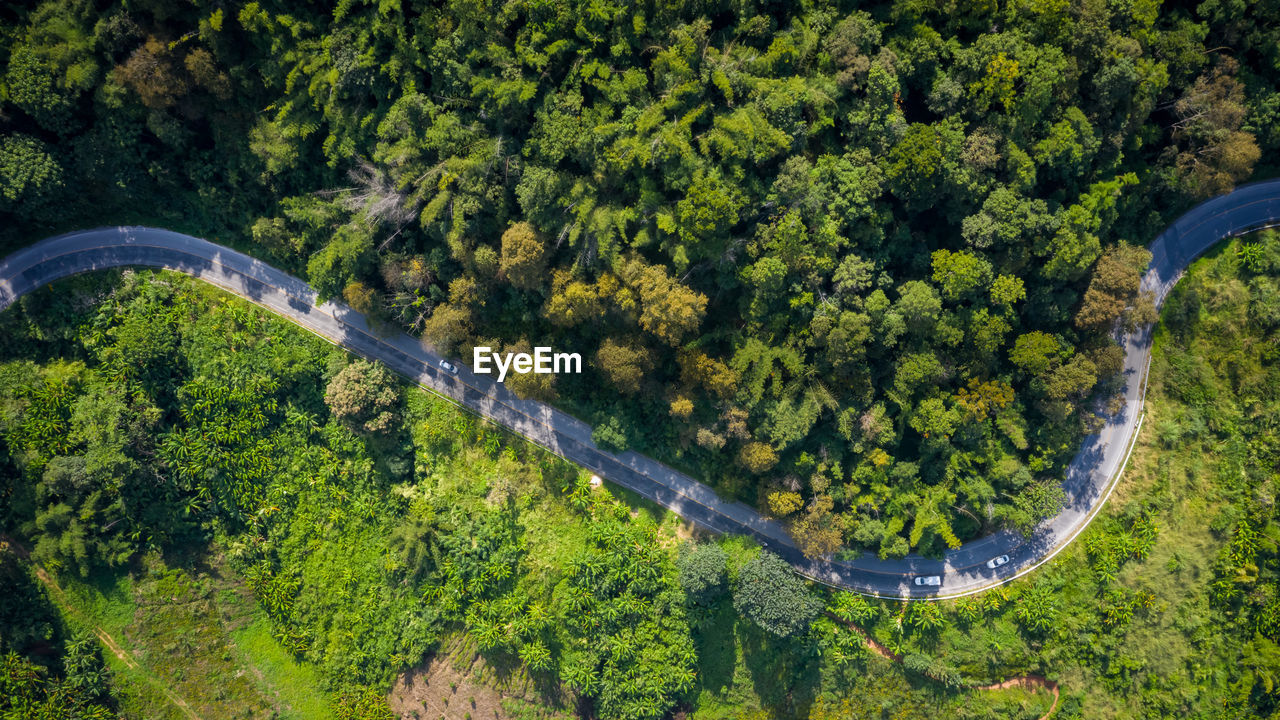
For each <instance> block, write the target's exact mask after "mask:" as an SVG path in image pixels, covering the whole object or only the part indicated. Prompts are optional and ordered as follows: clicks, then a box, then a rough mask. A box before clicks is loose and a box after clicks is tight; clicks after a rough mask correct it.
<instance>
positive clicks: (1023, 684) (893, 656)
mask: <svg viewBox="0 0 1280 720" xmlns="http://www.w3.org/2000/svg"><path fill="white" fill-rule="evenodd" d="M827 617H829V618H831V619H832V620H834V621H836V622H838V623H840V624H841V625H843V626H845V627H846V628H849V629H850V630H852V631H853V632H855V633H857V634H858V635H860V636H861V637H862V641H863V642H864V643H866V646H867V648H868V649H869V650H871V652H873V653H875V654H876V655H879V656H880V657H882V658H884V659H885V660H888V661H889V662H897V663H900V662H902V656H901V655H899V654H898V653H895V652H894V651H892V650H890V649H889V648H887V647H885V646H884V645H882V644H881V643H879V642H877V641H876V639H875V638H873V637H871V636H870V635H868V634H867V631H865V630H863V629H862V628H860V627H858V626H857V625H854V624H853V623H851V622H848V621H846V620H842V619H841V618H839V617H836V616H835V615H833V614H831V613H827ZM968 687H969V689H970V690H1008V689H1009V688H1015V687H1016V688H1022V689H1023V690H1047V691H1049V692H1050V693H1052V694H1053V704H1052V705H1050V706H1049V712H1047V713H1045V714H1044V715H1042V716H1040V720H1046V719H1047V718H1048V717H1049V716H1050V715H1053V711H1055V710H1057V709H1058V683H1056V682H1054V681H1053V680H1050V679H1049V678H1047V677H1044V676H1043V675H1020V676H1018V677H1015V678H1010V679H1008V680H1005V681H1004V682H999V683H992V684H990V685H970V686H968Z"/></svg>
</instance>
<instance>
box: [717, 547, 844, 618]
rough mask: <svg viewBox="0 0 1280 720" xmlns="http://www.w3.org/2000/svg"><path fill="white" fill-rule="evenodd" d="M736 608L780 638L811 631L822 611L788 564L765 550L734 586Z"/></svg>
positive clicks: (739, 576)
mask: <svg viewBox="0 0 1280 720" xmlns="http://www.w3.org/2000/svg"><path fill="white" fill-rule="evenodd" d="M733 607H734V609H735V610H737V611H738V613H739V614H741V615H742V616H743V617H745V618H747V619H748V620H751V621H752V622H754V623H756V624H757V625H759V626H760V627H762V628H764V629H765V630H767V631H768V632H770V633H773V634H774V635H777V636H778V637H784V638H785V637H794V636H797V635H802V634H804V633H805V632H807V631H808V629H809V625H810V624H811V623H812V622H813V621H814V620H815V619H816V618H817V617H818V614H819V613H820V612H821V611H822V603H821V602H820V601H819V600H818V599H817V598H815V597H814V596H812V595H810V594H809V590H808V588H807V587H805V584H804V581H803V580H801V579H800V578H798V577H796V576H795V574H794V573H793V572H792V570H791V566H790V565H788V564H787V562H786V561H785V560H783V559H782V558H780V557H778V556H777V555H774V554H773V553H771V552H769V551H767V550H765V551H761V552H760V554H759V555H757V556H755V557H754V558H752V559H751V560H749V561H747V563H746V564H745V565H743V566H742V569H741V570H739V571H738V576H737V578H736V579H735V582H734V590H733Z"/></svg>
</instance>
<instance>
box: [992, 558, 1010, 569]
mask: <svg viewBox="0 0 1280 720" xmlns="http://www.w3.org/2000/svg"><path fill="white" fill-rule="evenodd" d="M1007 562H1009V556H1008V555H998V556H996V557H993V558H991V559H990V560H988V561H987V567H988V568H990V569H992V570H995V569H996V568H998V567H1000V566H1001V565H1003V564H1005V563H1007Z"/></svg>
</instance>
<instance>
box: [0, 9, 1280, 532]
mask: <svg viewBox="0 0 1280 720" xmlns="http://www.w3.org/2000/svg"><path fill="white" fill-rule="evenodd" d="M856 5H857V7H854V6H855V4H854V3H840V2H816V3H807V4H795V3H790V4H788V3H763V2H752V1H749V0H744V1H742V2H738V1H735V2H707V3H687V2H644V3H610V2H598V1H595V0H593V2H590V3H584V2H563V3H557V4H541V3H520V2H509V3H501V4H496V3H495V4H487V5H486V4H475V3H469V2H446V3H421V2H402V3H372V2H345V3H339V4H337V5H336V6H334V7H332V8H331V7H330V6H329V5H325V4H305V3H303V4H298V3H281V2H252V3H245V4H242V5H241V6H237V7H234V8H233V7H231V6H227V5H225V4H223V3H217V2H205V1H203V0H201V1H197V2H190V3H181V4H176V5H175V4H174V3H169V2H128V3H121V2H109V1H103V2H89V1H88V0H72V1H70V2H67V1H63V0H59V1H58V2H44V3H35V4H27V5H23V6H21V7H18V6H13V7H6V8H5V9H3V10H0V70H2V71H3V72H0V213H3V214H4V215H5V217H6V222H5V223H3V224H0V242H2V243H4V244H5V245H6V246H7V247H9V248H13V247H16V246H18V245H20V244H23V243H27V242H30V241H31V240H33V239H35V238H38V237H40V236H43V235H45V234H48V233H49V232H51V231H52V230H53V229H59V230H61V229H70V228H72V227H84V226H94V225H103V224H109V225H114V224H120V223H128V222H148V223H152V224H157V225H162V226H166V227H172V228H174V229H179V230H185V231H189V232H193V233H196V234H199V235H202V236H204V237H207V238H210V239H213V240H219V241H225V242H230V243H232V244H235V245H237V246H239V247H242V248H244V249H246V250H248V251H250V252H252V253H254V254H255V255H257V256H259V257H261V258H263V259H266V260H268V261H270V262H273V263H276V264H279V265H282V266H284V267H285V268H287V269H290V270H292V271H294V272H296V273H299V274H302V275H305V276H306V277H307V278H308V280H309V281H310V282H311V283H312V284H313V285H314V286H315V287H317V288H318V289H319V290H320V291H321V292H322V293H323V294H324V295H325V296H328V297H336V298H342V299H344V300H345V301H346V302H348V303H350V304H351V305H352V306H353V307H355V308H356V309H358V310H361V311H362V312H367V313H370V314H372V315H375V316H377V317H378V318H379V319H381V320H382V321H383V322H386V323H388V324H389V325H393V326H396V327H401V328H404V329H407V330H409V331H411V332H414V333H419V334H420V335H421V336H422V337H424V338H425V339H426V340H427V341H428V342H430V343H432V344H434V345H436V346H438V347H440V348H441V349H442V350H444V351H445V352H447V353H455V352H456V353H458V354H460V355H461V356H462V357H464V358H465V357H468V356H469V348H470V347H471V346H472V345H473V344H481V345H486V346H490V347H493V348H495V349H500V350H502V351H521V350H528V349H529V348H530V347H531V346H532V345H535V344H536V345H550V346H553V347H555V348H556V349H557V350H560V351H563V352H577V353H580V354H581V355H582V356H583V358H584V359H586V363H585V365H586V366H587V367H586V370H587V371H586V372H585V373H583V374H582V375H581V376H564V377H559V378H554V379H553V378H552V377H551V376H546V375H537V376H534V375H529V376H517V377H515V378H513V379H512V381H511V387H512V388H514V389H515V390H517V391H518V392H521V393H523V394H527V395H533V396H537V397H541V398H545V399H548V400H550V401H552V402H554V403H557V404H559V405H561V406H564V407H565V408H567V409H569V410H571V411H573V412H575V413H577V414H579V415H581V416H582V417H584V418H585V419H586V420H588V421H589V422H591V423H593V425H595V426H597V428H598V429H597V433H596V437H597V440H598V441H599V442H600V443H602V444H604V445H607V446H609V447H634V448H637V449H640V450H642V451H644V452H646V453H649V454H652V455H656V456H658V457H660V458H661V459H663V460H666V461H669V462H671V463H674V464H676V465H678V466H680V467H682V468H685V469H687V470H689V471H690V472H691V473H692V474H694V475H696V476H697V477H699V478H700V479H704V480H706V481H708V482H710V483H712V484H714V485H715V487H716V488H717V489H718V490H719V491H720V492H722V493H723V494H725V495H727V496H733V497H737V498H741V499H743V500H745V501H746V502H748V503H751V504H753V505H755V506H756V507H758V508H760V509H762V510H764V511H767V512H769V513H771V514H773V515H774V516H776V517H778V518H780V519H781V520H783V521H784V522H786V523H787V524H788V525H789V527H790V528H791V530H792V532H793V534H794V535H795V537H796V539H797V540H798V541H799V544H800V545H801V547H802V548H803V549H804V550H805V552H807V553H809V554H810V555H814V556H821V555H829V554H833V553H839V552H842V551H851V552H860V551H863V550H870V551H873V552H877V553H879V554H881V555H884V556H901V555H904V554H905V553H907V552H909V551H911V550H915V551H918V552H922V553H939V552H942V551H943V550H945V549H946V548H947V547H950V546H954V545H956V544H958V543H960V542H962V541H963V540H966V539H969V538H972V537H976V536H978V535H982V534H985V533H988V532H990V531H992V530H994V529H997V528H1001V527H1011V528H1016V529H1019V530H1023V531H1026V530H1028V529H1029V528H1031V527H1032V526H1033V525H1034V524H1035V522H1036V521H1037V520H1039V519H1040V518H1042V517H1045V516H1047V515H1050V514H1052V513H1053V512H1054V511H1055V510H1056V509H1057V508H1058V505H1059V503H1060V501H1061V496H1060V494H1058V493H1056V492H1054V487H1055V478H1056V477H1057V476H1058V475H1059V473H1060V472H1061V470H1062V467H1063V465H1064V463H1065V462H1066V461H1067V460H1068V459H1069V458H1070V457H1071V456H1072V453H1073V452H1074V449H1075V448H1076V447H1077V446H1078V441H1079V440H1080V438H1081V437H1082V435H1083V434H1085V432H1086V431H1087V430H1088V429H1090V427H1092V423H1093V422H1095V421H1094V420H1093V417H1094V416H1093V413H1092V410H1093V408H1094V407H1095V403H1096V401H1097V400H1099V399H1102V400H1105V399H1107V396H1108V395H1109V394H1110V393H1112V392H1113V391H1114V387H1115V384H1114V382H1113V380H1114V376H1115V373H1116V372H1118V370H1119V369H1120V363H1119V358H1120V351H1119V348H1117V347H1116V346H1115V344H1114V343H1113V342H1112V340H1111V339H1110V335H1109V331H1110V329H1111V327H1112V326H1113V325H1114V324H1115V323H1116V322H1117V321H1118V322H1120V323H1122V324H1134V323H1138V322H1141V321H1143V320H1145V319H1148V318H1149V317H1150V311H1151V309H1150V305H1149V303H1147V302H1146V300H1145V299H1144V298H1142V297H1139V296H1137V295H1136V289H1137V278H1138V274H1139V272H1140V270H1141V269H1142V268H1143V267H1144V265H1145V264H1146V262H1147V255H1146V252H1145V251H1144V250H1143V249H1142V248H1141V246H1142V245H1144V244H1145V243H1146V242H1148V241H1149V239H1150V235H1151V232H1152V229H1153V228H1158V227H1161V226H1162V225H1163V222H1164V221H1165V220H1167V219H1169V218H1171V217H1172V216H1173V215H1174V214H1175V213H1176V212H1178V211H1179V210H1181V209H1183V208H1185V207H1186V206H1187V205H1189V204H1190V203H1192V202H1194V201H1196V200H1198V199H1202V198H1205V197H1208V196H1210V195H1212V194H1214V193H1217V192H1220V191H1222V190H1224V189H1226V188H1229V187H1230V186H1231V185H1232V184H1234V183H1237V182H1241V181H1243V180H1246V179H1248V178H1250V177H1251V176H1252V175H1253V173H1254V172H1255V170H1256V169H1258V164H1259V163H1260V162H1265V160H1263V158H1268V157H1270V158H1274V157H1276V153H1277V151H1280V131H1278V129H1280V119H1278V118H1280V113H1278V112H1277V108H1280V94H1278V93H1277V87H1276V78H1277V77H1280V75H1278V74H1277V73H1276V72H1275V68H1276V67H1277V59H1278V58H1280V51H1278V50H1277V44H1276V41H1275V37H1274V33H1273V32H1271V31H1270V29H1271V28H1273V27H1274V25H1275V22H1276V20H1277V16H1276V13H1277V10H1276V7H1275V5H1274V3H1227V2H1202V3H1165V4H1160V3H1154V2H1147V1H1145V0H1143V1H1139V2H1120V3H1106V2H1066V1H1065V0H1064V1H1062V2H1029V1H1022V0H1014V1H1010V2H1004V3H985V4H984V3H954V2H953V3H932V4H930V3H920V2H906V1H902V2H876V3H859V4H856ZM237 392H256V391H251V390H250V389H247V388H242V389H241V390H238V391H237ZM370 412H372V410H370ZM246 422H250V421H248V420H246ZM365 422H375V423H377V422H380V420H378V419H377V416H376V413H375V414H374V415H371V416H370V417H369V418H367V419H366V420H365ZM388 442H391V443H392V444H393V445H394V443H395V442H402V441H400V440H397V441H388ZM392 454H394V453H392ZM224 501H225V498H219V502H224Z"/></svg>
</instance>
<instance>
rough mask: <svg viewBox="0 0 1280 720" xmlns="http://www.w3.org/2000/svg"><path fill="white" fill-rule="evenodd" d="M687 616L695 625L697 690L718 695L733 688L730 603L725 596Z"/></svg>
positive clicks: (735, 659)
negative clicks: (698, 688)
mask: <svg viewBox="0 0 1280 720" xmlns="http://www.w3.org/2000/svg"><path fill="white" fill-rule="evenodd" d="M690 616H691V617H690V620H691V621H693V622H694V623H696V626H695V629H694V632H693V647H694V650H695V651H696V652H697V654H698V685H699V687H700V689H701V690H706V691H708V692H711V693H714V694H717V695H719V694H722V693H724V692H726V691H728V690H729V689H730V688H731V687H732V686H733V675H734V670H735V669H736V668H737V662H738V650H737V643H736V642H735V638H736V634H735V632H734V625H735V624H736V623H737V620H738V616H737V614H736V613H735V612H734V610H733V603H732V602H731V601H730V600H729V599H728V597H727V596H726V597H725V599H723V600H721V601H720V602H717V603H716V604H715V605H712V606H711V607H709V608H695V609H693V610H692V611H691V613H690ZM694 694H695V695H697V693H694Z"/></svg>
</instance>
